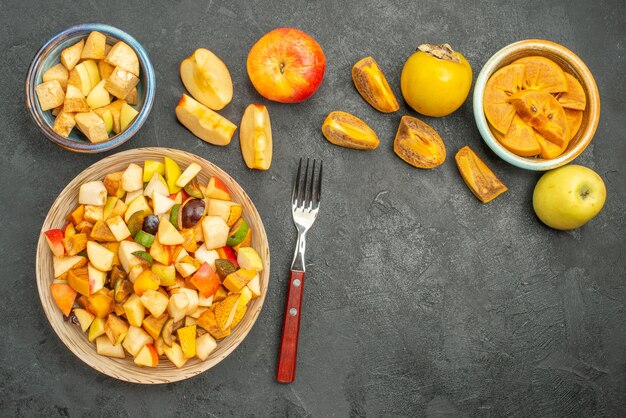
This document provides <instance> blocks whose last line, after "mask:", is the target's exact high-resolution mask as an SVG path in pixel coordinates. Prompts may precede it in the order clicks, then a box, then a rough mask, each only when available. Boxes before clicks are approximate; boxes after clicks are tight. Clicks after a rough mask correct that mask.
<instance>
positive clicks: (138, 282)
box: [133, 270, 160, 296]
mask: <svg viewBox="0 0 626 418" xmlns="http://www.w3.org/2000/svg"><path fill="white" fill-rule="evenodd" d="M159 284H160V282H159V277H158V276H157V275H156V274H154V273H153V272H152V270H144V271H143V272H141V274H140V275H139V276H137V278H136V279H135V283H134V284H133V289H134V290H135V293H136V294H137V295H138V296H142V295H143V294H144V292H146V291H147V290H158V289H159Z"/></svg>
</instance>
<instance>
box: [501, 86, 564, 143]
mask: <svg viewBox="0 0 626 418" xmlns="http://www.w3.org/2000/svg"><path fill="white" fill-rule="evenodd" d="M509 102H510V103H511V104H512V105H513V107H514V108H515V111H516V112H517V114H518V115H519V117H520V118H521V119H522V120H523V121H524V122H526V123H527V124H529V125H530V126H532V127H533V128H535V130H537V132H539V133H540V134H541V135H542V136H543V137H544V138H546V139H547V140H549V141H552V142H554V143H555V144H556V145H559V146H561V145H563V144H565V146H567V141H568V138H569V136H568V135H569V132H568V127H567V118H566V117H565V111H564V110H563V107H562V106H561V105H560V104H559V102H558V101H557V100H556V99H555V98H554V96H552V95H551V94H549V93H544V92H541V91H532V90H530V91H521V92H518V93H515V94H514V95H513V96H511V97H510V99H509Z"/></svg>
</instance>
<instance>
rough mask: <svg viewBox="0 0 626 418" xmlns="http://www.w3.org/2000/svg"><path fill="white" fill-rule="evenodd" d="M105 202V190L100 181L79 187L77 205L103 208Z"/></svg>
mask: <svg viewBox="0 0 626 418" xmlns="http://www.w3.org/2000/svg"><path fill="white" fill-rule="evenodd" d="M106 200H107V189H106V187H105V186H104V183H103V182H101V181H100V180H95V181H89V182H87V183H83V184H81V186H80V190H79V192H78V203H79V204H81V205H98V206H104V204H105V203H106Z"/></svg>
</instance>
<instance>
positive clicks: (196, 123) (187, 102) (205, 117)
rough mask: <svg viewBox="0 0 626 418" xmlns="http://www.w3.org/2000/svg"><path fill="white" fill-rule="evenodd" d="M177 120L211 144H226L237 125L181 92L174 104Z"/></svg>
mask: <svg viewBox="0 0 626 418" xmlns="http://www.w3.org/2000/svg"><path fill="white" fill-rule="evenodd" d="M176 117H177V118H178V121H179V122H180V123H181V124H182V125H183V126H184V127H185V128H187V129H189V130H190V131H191V133H193V134H194V135H195V136H197V137H198V138H200V139H202V140H203V141H205V142H208V143H209V144H213V145H220V146H221V145H228V144H229V143H230V141H231V139H232V137H233V134H234V133H235V130H236V129H237V125H235V124H234V123H232V122H231V121H229V120H228V119H226V118H225V117H223V116H221V115H219V114H217V113H215V112H214V111H212V110H211V109H209V108H208V107H206V106H204V105H203V104H201V103H198V102H197V101H195V100H194V99H192V98H191V97H189V96H187V95H186V94H184V93H183V95H182V97H181V98H180V101H179V102H178V105H177V106H176Z"/></svg>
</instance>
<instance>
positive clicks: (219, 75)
mask: <svg viewBox="0 0 626 418" xmlns="http://www.w3.org/2000/svg"><path fill="white" fill-rule="evenodd" d="M180 79H181V80H182V82H183V84H184V85H185V88H186V89H187V90H188V91H189V93H191V95H192V96H193V98H194V99H196V100H197V101H199V102H200V103H202V104H203V105H205V106H206V107H208V108H209V109H213V110H220V109H223V108H224V107H225V106H226V105H227V104H228V103H230V101H231V100H232V98H233V81H232V79H231V77H230V72H229V71H228V68H227V67H226V64H224V62H223V61H222V60H221V59H219V58H218V57H217V55H215V54H214V53H213V52H211V51H209V50H208V49H204V48H198V49H196V51H195V52H194V53H193V55H191V56H190V57H189V58H186V59H184V60H183V62H181V63H180Z"/></svg>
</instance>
